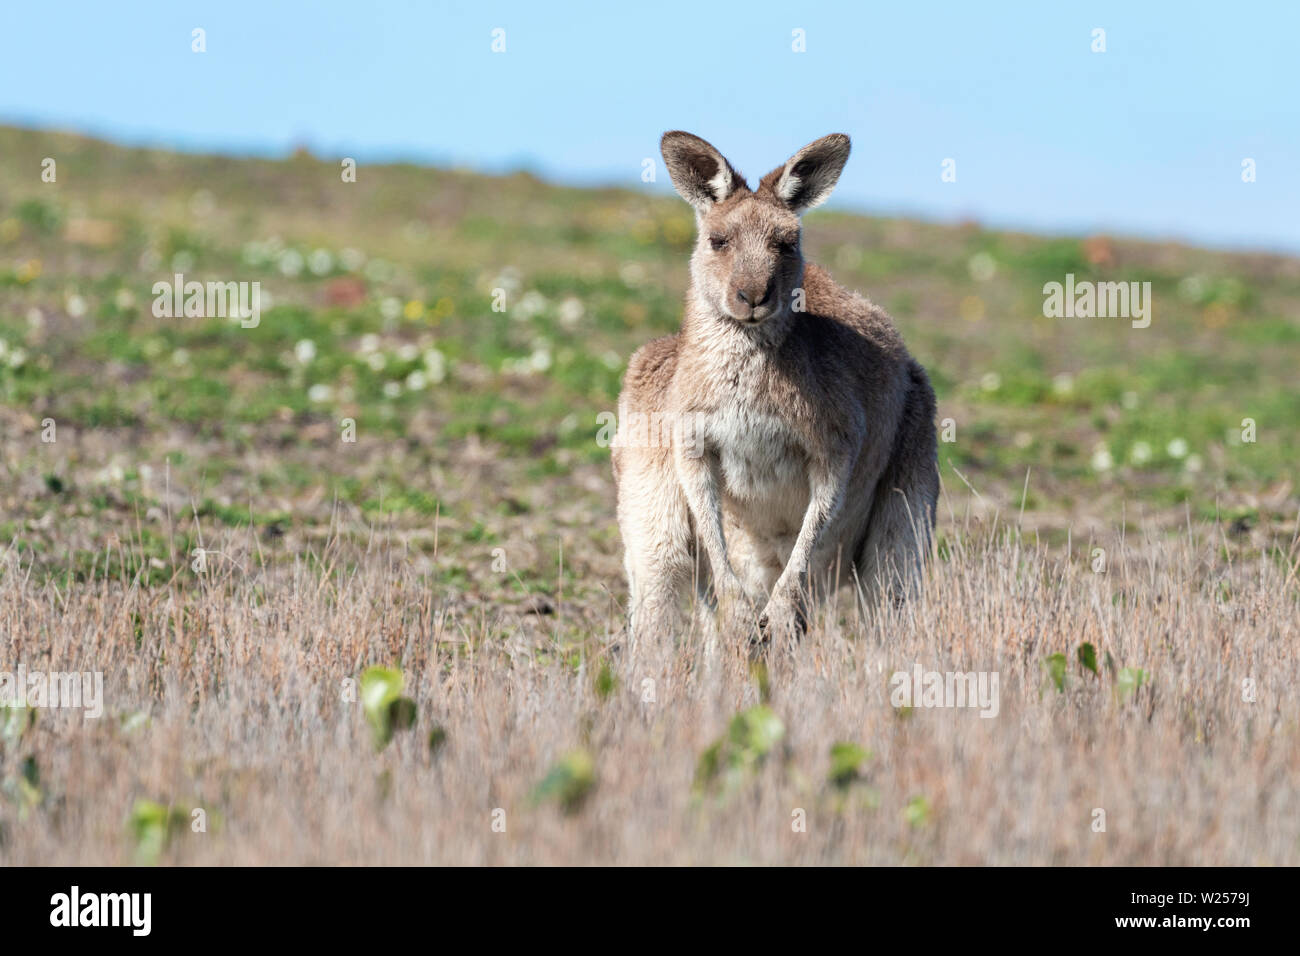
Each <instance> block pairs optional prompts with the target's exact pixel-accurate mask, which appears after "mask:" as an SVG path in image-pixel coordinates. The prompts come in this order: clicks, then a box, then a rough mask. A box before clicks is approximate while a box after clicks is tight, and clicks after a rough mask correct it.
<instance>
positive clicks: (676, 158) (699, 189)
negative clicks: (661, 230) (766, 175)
mask: <svg viewBox="0 0 1300 956" xmlns="http://www.w3.org/2000/svg"><path fill="white" fill-rule="evenodd" d="M659 149H660V150H661V151H662V152H663V154H664V164H665V165H666V166H667V167H668V175H669V176H671V177H672V180H673V185H674V186H675V187H676V188H677V193H678V195H680V196H681V197H682V198H683V199H685V200H686V201H687V202H688V203H690V204H691V205H692V206H694V207H695V211H696V212H701V213H703V212H707V211H708V209H709V207H710V206H712V205H713V204H714V203H719V202H722V200H724V199H726V198H727V197H728V196H730V195H731V194H732V193H734V192H735V191H736V190H737V189H742V188H748V187H747V186H746V185H745V177H744V176H742V175H740V173H738V172H736V171H735V170H734V169H732V167H731V164H730V163H729V162H727V160H726V157H724V156H723V155H722V154H721V153H719V152H718V151H717V150H716V149H714V148H713V147H712V146H710V145H709V144H708V143H706V142H705V141H704V140H702V139H700V138H699V137H698V136H692V135H691V134H690V133H683V132H682V131H681V130H673V131H671V132H668V133H664V135H663V139H661V140H660V141H659Z"/></svg>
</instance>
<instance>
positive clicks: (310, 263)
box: [307, 249, 334, 276]
mask: <svg viewBox="0 0 1300 956" xmlns="http://www.w3.org/2000/svg"><path fill="white" fill-rule="evenodd" d="M307 268H308V269H310V270H311V274H312V275H314V276H323V275H328V274H329V273H330V272H332V271H333V270H334V257H333V256H332V255H330V251H329V250H328V249H315V250H313V251H312V254H311V255H310V256H308V257H307Z"/></svg>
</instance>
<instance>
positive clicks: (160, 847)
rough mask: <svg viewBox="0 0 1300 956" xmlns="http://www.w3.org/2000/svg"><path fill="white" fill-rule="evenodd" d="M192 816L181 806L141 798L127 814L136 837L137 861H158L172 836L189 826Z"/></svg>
mask: <svg viewBox="0 0 1300 956" xmlns="http://www.w3.org/2000/svg"><path fill="white" fill-rule="evenodd" d="M189 818H190V815H189V813H187V812H186V811H185V810H184V809H183V808H181V807H176V806H171V805H170V804H168V805H164V804H161V803H157V802H155V801H153V800H137V801H136V802H135V803H134V804H133V805H132V807H131V813H130V816H128V817H127V826H128V828H129V829H130V831H131V833H132V835H133V836H134V838H135V857H136V862H137V863H141V864H144V865H153V864H154V863H156V862H158V858H159V857H160V856H161V855H162V854H163V851H164V850H166V849H167V846H168V844H170V843H171V841H172V838H173V837H174V836H175V835H176V834H177V833H180V832H182V831H183V830H184V829H185V825H186V824H187V823H188V822H189Z"/></svg>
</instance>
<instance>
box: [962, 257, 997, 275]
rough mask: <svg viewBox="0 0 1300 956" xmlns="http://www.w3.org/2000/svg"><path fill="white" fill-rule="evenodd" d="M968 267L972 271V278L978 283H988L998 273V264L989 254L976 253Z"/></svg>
mask: <svg viewBox="0 0 1300 956" xmlns="http://www.w3.org/2000/svg"><path fill="white" fill-rule="evenodd" d="M966 267H967V268H968V269H969V270H970V277H971V278H972V279H974V280H975V281H976V282H988V281H989V280H990V279H992V278H993V277H994V276H995V275H997V272H998V264H997V262H995V261H994V259H993V257H992V256H991V255H989V254H988V253H987V252H977V253H975V255H973V256H971V257H970V262H968V263H967V264H966Z"/></svg>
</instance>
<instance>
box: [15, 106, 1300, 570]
mask: <svg viewBox="0 0 1300 956" xmlns="http://www.w3.org/2000/svg"><path fill="white" fill-rule="evenodd" d="M0 154H3V155H4V156H6V157H7V158H8V159H11V160H12V161H11V162H6V163H5V164H4V165H3V167H2V168H0V342H3V346H0V414H2V415H3V421H4V423H5V426H6V428H5V441H6V454H7V456H8V461H9V462H10V467H11V469H12V470H13V471H14V473H16V474H30V475H33V476H45V478H44V484H45V485H48V483H49V480H50V476H53V478H54V480H55V481H56V482H57V484H58V485H59V487H60V488H61V490H60V491H59V492H58V493H53V492H51V491H50V488H49V487H45V493H34V494H30V495H15V496H13V500H12V501H11V502H10V505H11V510H10V520H9V521H8V523H7V527H8V528H9V537H10V540H15V541H17V542H19V544H20V546H21V547H22V549H23V550H24V551H25V553H28V554H31V555H34V556H35V557H36V559H37V561H38V563H42V564H45V565H48V568H49V570H51V571H56V570H58V569H59V568H60V567H62V562H63V560H64V556H63V554H62V552H60V549H59V543H60V540H61V538H60V535H59V534H58V533H57V530H56V529H51V528H48V527H46V528H42V527H41V526H40V520H39V519H41V518H42V516H44V515H46V514H52V515H53V518H54V519H58V520H59V521H61V522H65V521H70V520H71V519H72V518H73V517H78V518H79V519H80V521H81V524H80V525H79V529H80V530H79V534H80V535H82V536H84V537H86V538H88V539H89V538H96V537H103V536H105V535H106V534H108V533H110V532H112V533H120V532H121V531H122V530H123V529H125V528H128V527H130V525H131V524H132V523H133V522H134V521H135V520H136V516H137V515H143V514H150V513H153V512H158V511H168V509H170V513H171V514H172V515H173V516H176V515H186V516H187V517H192V516H193V515H194V514H195V513H197V516H198V519H199V521H200V523H201V524H202V523H203V522H209V521H211V522H215V523H217V524H220V525H223V526H229V527H238V526H247V525H248V524H249V522H250V501H251V502H252V508H251V522H252V525H253V526H254V527H255V528H258V527H266V526H269V525H272V524H279V525H291V526H292V528H291V531H290V538H291V540H294V541H295V542H296V543H297V545H296V546H297V547H299V548H300V549H301V547H305V545H303V544H302V542H301V541H300V540H299V538H298V537H295V536H300V535H301V536H307V537H310V536H311V535H312V534H319V533H325V532H326V531H327V530H328V529H329V528H330V527H331V522H332V521H334V520H335V518H336V517H337V515H336V514H335V511H334V509H335V507H336V505H339V504H341V505H342V506H345V507H348V508H351V509H353V510H352V512H351V513H352V515H353V517H354V518H355V519H356V520H355V523H354V525H353V526H352V527H349V528H346V529H343V531H344V533H353V534H363V533H365V532H364V527H365V526H366V525H367V524H368V523H371V522H373V521H377V520H380V519H382V520H383V521H384V522H385V523H386V526H388V527H392V528H397V529H409V530H412V531H421V532H425V531H430V530H431V525H432V523H433V519H434V517H435V515H440V516H441V518H442V519H445V521H446V522H447V523H448V524H447V527H449V528H450V527H457V528H462V529H463V528H474V527H485V526H486V525H485V519H484V516H485V515H496V516H498V517H500V516H501V515H502V514H503V508H502V503H503V502H505V501H507V500H509V501H512V502H514V503H515V504H514V505H512V506H511V508H509V509H505V511H507V512H510V513H509V514H507V515H506V516H505V518H504V519H503V520H502V521H500V522H499V526H497V527H495V529H494V530H493V531H492V532H491V534H492V535H494V536H496V537H497V538H499V539H500V540H502V541H504V542H506V543H509V542H511V541H512V540H519V539H526V540H527V549H529V550H533V549H536V550H538V551H541V550H544V549H542V548H541V546H540V544H539V543H537V542H536V540H535V539H536V538H537V536H538V534H539V531H538V529H545V528H548V527H550V526H551V523H553V522H555V521H561V522H562V526H563V527H564V528H567V529H568V530H570V531H572V532H573V533H574V534H577V535H585V536H586V537H587V538H588V539H590V540H599V541H602V542H604V543H602V544H601V545H600V548H601V549H602V550H603V549H605V548H608V549H611V550H617V542H616V539H613V538H612V536H611V535H607V534H604V532H605V531H608V530H609V529H610V527H611V525H612V506H611V501H610V497H609V483H608V450H607V449H605V448H603V447H601V446H600V445H599V444H597V442H596V440H595V436H596V432H597V428H598V426H597V415H598V414H599V413H601V412H604V411H610V410H612V409H613V408H614V405H615V400H616V396H617V393H618V387H619V381H620V378H621V375H622V372H623V369H624V368H625V366H626V361H627V359H628V357H629V356H630V355H631V353H632V352H633V351H634V350H635V349H636V348H637V347H638V346H639V345H640V344H642V343H644V342H645V341H647V340H649V339H650V338H652V337H654V336H656V335H660V334H664V333H666V332H669V331H672V330H673V329H674V328H675V327H676V324H677V322H678V318H679V314H680V302H681V296H682V292H683V290H684V285H685V281H686V275H687V269H686V260H687V257H688V255H689V251H690V247H691V242H692V231H693V223H692V219H691V214H690V211H689V209H688V208H687V207H686V206H685V204H683V203H681V202H680V201H679V200H677V199H676V198H674V197H671V196H661V195H653V196H652V195H648V194H645V193H642V192H636V191H633V190H616V189H602V190H575V189H566V188H560V187H552V186H548V185H546V184H543V183H540V182H538V181H537V180H536V179H534V178H532V177H530V176H527V175H516V176H508V177H503V178H491V177H482V176H475V175H471V174H465V173H451V172H445V171H440V170H433V169H422V168H418V167H412V166H391V167H382V168H371V169H368V170H367V174H366V175H365V176H364V177H361V179H360V181H358V182H357V183H351V184H344V183H341V182H340V181H339V177H338V175H337V166H336V164H335V163H334V162H333V161H332V159H331V158H328V157H325V158H321V159H315V158H312V157H310V156H296V157H294V158H292V159H289V160H285V161H282V162H271V161H264V160H227V159H214V158H209V157H202V156H176V155H166V154H162V153H157V152H150V151H143V150H129V149H122V148H119V147H115V146H111V145H108V144H104V143H100V142H96V141H93V140H86V139H80V138H76V137H70V136H66V135H62V134H51V133H43V132H36V131H27V130H18V129H11V128H0ZM46 155H54V156H58V157H60V167H59V168H60V172H61V175H60V181H59V182H58V183H56V184H48V183H42V182H41V181H40V178H39V176H38V175H33V174H32V173H31V170H33V169H37V170H38V169H39V168H40V166H39V159H40V158H41V157H43V156H46ZM806 225H807V237H806V242H805V245H806V248H807V250H808V253H809V255H810V258H812V259H815V260H817V261H820V262H822V263H823V264H825V265H827V266H828V267H829V268H830V269H831V270H832V272H833V273H834V274H835V275H836V277H837V278H838V279H839V280H840V281H841V282H842V283H844V284H845V285H848V286H851V287H854V288H857V289H859V290H860V291H862V292H864V293H865V294H867V295H868V296H870V297H871V298H873V299H875V300H876V301H878V302H880V303H882V304H884V305H885V306H886V307H888V308H890V309H891V310H892V311H893V313H894V315H895V318H896V320H897V321H898V323H899V325H900V327H901V328H902V330H903V332H904V335H905V337H906V339H907V341H908V343H909V346H910V347H911V349H912V351H913V352H914V353H915V354H916V355H917V357H918V358H919V359H920V360H921V361H922V362H923V363H924V364H925V365H926V366H927V367H928V368H929V370H930V373H931V377H932V380H933V381H934V383H935V387H936V391H937V392H938V395H939V400H940V413H939V416H940V418H941V419H952V423H953V425H954V427H955V433H956V439H955V441H952V442H945V443H943V444H942V445H941V452H940V457H941V462H942V463H943V466H944V481H945V485H946V486H947V488H948V490H949V491H950V492H954V491H955V492H957V493H960V494H964V493H965V485H964V483H963V482H962V481H960V480H959V479H958V478H957V476H956V475H955V473H953V471H952V470H951V466H955V467H956V468H957V469H959V470H960V471H961V473H962V475H964V476H965V478H966V479H967V480H969V481H970V483H971V484H972V485H973V486H974V488H975V489H976V490H977V491H978V492H979V493H980V495H981V496H982V497H983V498H984V499H985V500H986V501H987V502H989V503H990V506H991V507H995V508H999V509H1001V510H1004V511H1009V510H1015V509H1018V507H1019V505H1020V502H1021V498H1022V493H1023V485H1024V478H1025V474H1026V472H1027V471H1028V472H1030V473H1031V479H1030V491H1029V493H1028V495H1026V496H1025V507H1026V517H1027V520H1028V521H1029V522H1030V523H1031V524H1032V525H1033V526H1034V527H1036V528H1037V529H1039V530H1041V531H1043V532H1044V533H1054V532H1056V531H1060V530H1062V529H1064V528H1066V527H1068V526H1069V525H1070V524H1071V523H1072V522H1073V521H1074V520H1076V517H1077V514H1078V511H1079V506H1080V504H1081V503H1083V504H1085V505H1087V506H1088V508H1089V510H1090V511H1091V512H1093V514H1094V516H1095V517H1098V518H1100V519H1102V520H1108V521H1118V520H1119V519H1120V516H1121V514H1122V512H1123V510H1124V508H1125V507H1133V506H1137V507H1143V508H1148V509H1151V510H1152V511H1153V512H1155V513H1163V514H1165V515H1166V516H1167V523H1168V524H1169V525H1170V526H1174V525H1176V524H1177V523H1178V522H1179V521H1180V520H1181V518H1182V515H1183V503H1184V502H1188V501H1190V502H1192V503H1193V504H1194V506H1195V510H1196V512H1197V513H1201V514H1205V513H1214V512H1215V508H1216V507H1226V508H1229V509H1234V508H1236V509H1242V508H1246V509H1250V510H1251V513H1252V514H1253V515H1256V518H1255V520H1256V521H1257V523H1258V524H1259V525H1261V526H1263V527H1272V526H1274V525H1277V524H1279V523H1281V522H1283V521H1285V520H1288V519H1289V518H1291V517H1292V516H1293V515H1294V512H1295V506H1296V499H1295V495H1294V492H1293V491H1292V490H1291V488H1290V481H1291V478H1292V472H1293V465H1294V451H1293V450H1294V448H1295V447H1297V443H1298V442H1300V392H1298V391H1297V390H1296V389H1295V388H1294V369H1295V364H1296V349H1295V346H1296V345H1297V343H1300V278H1297V276H1298V275H1300V272H1298V270H1297V268H1296V264H1295V262H1294V261H1290V260H1286V259H1282V258H1274V257H1267V256H1249V255H1231V254H1223V253H1214V252H1207V251H1203V250H1196V249H1184V248H1178V247H1168V246H1154V245H1151V244H1146V243H1138V242H1125V241H1119V240H1112V239H1095V238H1094V239H1089V240H1081V239H1077V238H1065V237H1055V238H1042V237H1030V236H1024V235H1018V234H1012V233H999V232H993V231H987V230H981V229H978V228H974V227H970V226H961V227H943V226H934V225H926V224H921V223H909V222H902V221H896V220H885V219H873V218H869V217H863V216H857V215H852V214H849V213H844V212H818V213H814V214H812V215H810V216H809V217H808V219H807V224H806ZM175 271H181V272H184V273H185V274H186V277H187V278H195V279H199V280H200V281H205V280H219V281H241V280H244V281H254V280H255V281H258V282H260V283H262V290H263V293H264V294H269V295H270V296H271V299H272V303H271V304H270V305H269V307H267V308H265V309H264V311H263V314H262V318H261V323H260V325H259V326H258V327H257V328H255V329H245V328H241V327H240V325H239V324H238V323H237V322H233V321H230V320H226V319H220V318H183V317H182V318H158V317H155V316H154V315H153V314H152V311H151V304H152V302H153V293H152V287H153V284H154V283H155V282H157V281H160V280H170V278H171V275H172V273H173V272H175ZM1067 272H1072V273H1074V274H1075V276H1076V278H1078V279H1094V280H1126V281H1149V282H1151V283H1152V290H1153V296H1154V305H1155V311H1154V319H1153V322H1152V325H1151V327H1150V328H1147V329H1133V328H1131V327H1130V325H1129V323H1128V322H1127V321H1126V320H1122V319H1048V318H1044V316H1043V314H1042V301H1043V296H1042V285H1043V283H1044V282H1047V281H1060V280H1062V279H1063V277H1064V275H1065V274H1066V273H1067ZM497 290H504V295H505V304H506V309H505V311H497V310H495V309H494V308H493V306H494V302H496V301H498V295H499V293H498V291H497ZM1247 418H1249V419H1253V420H1254V422H1255V429H1256V441H1254V442H1243V441H1242V440H1241V432H1242V428H1243V426H1242V421H1243V419H1247ZM46 419H53V420H54V421H55V422H56V423H57V428H58V430H59V436H60V437H59V439H58V441H57V442H55V443H54V444H48V443H42V442H41V441H40V440H39V437H38V436H39V432H40V428H41V424H40V423H41V422H43V421H44V420H46ZM347 421H351V422H353V423H355V424H354V428H355V435H356V441H355V442H354V443H348V442H344V441H343V440H342V437H341V436H342V434H343V432H344V429H345V427H346V422H347ZM142 466H144V467H145V468H146V469H151V470H152V475H153V477H152V478H151V479H149V480H142V479H141V477H140V475H141V473H142V472H141V467H142ZM164 474H165V476H166V479H167V481H169V482H170V488H171V493H172V500H167V487H165V486H164V482H163V480H162V476H163V475H164ZM586 476H590V477H586ZM579 478H581V481H579V480H578V479H579ZM38 485H39V482H38ZM34 487H35V486H34ZM566 505H571V506H572V507H571V508H570V509H568V510H564V506H566ZM516 506H518V507H516ZM583 508H585V509H586V511H585V513H584V512H583V510H582V509H583ZM556 509H560V510H564V514H565V517H564V518H563V519H560V518H557V517H556V516H555V515H554V514H552V513H551V512H552V511H554V510H556ZM290 515H292V519H293V520H292V521H291V522H290V521H288V520H287V519H288V517H289V516H290ZM33 524H35V525H36V526H37V527H36V528H35V530H34V529H33ZM485 533H486V532H485ZM606 539H609V540H606ZM485 540H486V539H485ZM80 543H84V544H85V545H87V546H86V547H85V548H84V549H83V550H84V552H85V553H86V554H93V553H96V548H94V547H91V546H90V545H91V544H92V542H91V541H89V540H87V541H85V542H80ZM84 563H85V562H84V561H79V563H78V567H82V566H83V565H84ZM469 573H470V576H471V577H473V573H472V572H469Z"/></svg>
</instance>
